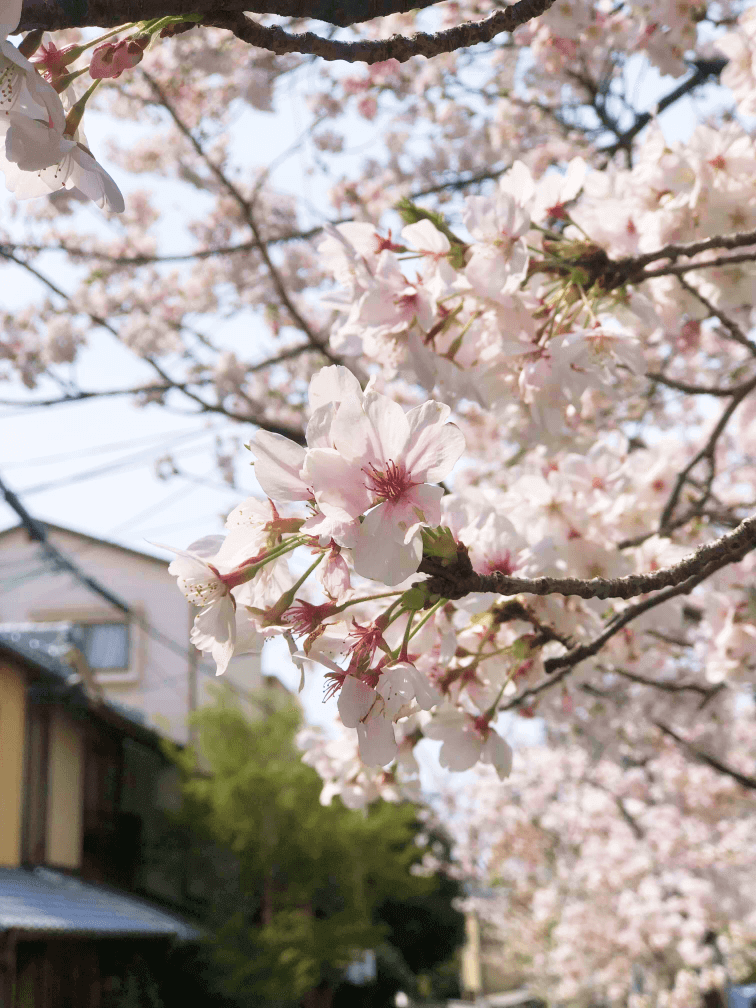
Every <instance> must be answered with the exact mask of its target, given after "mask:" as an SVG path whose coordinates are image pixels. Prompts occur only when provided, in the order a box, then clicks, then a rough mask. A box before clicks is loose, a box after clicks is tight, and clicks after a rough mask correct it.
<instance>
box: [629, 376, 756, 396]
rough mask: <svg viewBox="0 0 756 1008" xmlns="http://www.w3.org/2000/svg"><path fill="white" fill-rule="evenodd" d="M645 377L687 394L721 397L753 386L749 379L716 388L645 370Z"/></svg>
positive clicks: (735, 393) (738, 392)
mask: <svg viewBox="0 0 756 1008" xmlns="http://www.w3.org/2000/svg"><path fill="white" fill-rule="evenodd" d="M646 378H648V379H649V380H650V381H655V382H659V384H660V385H666V386H667V388H671V389H676V390H677V391H678V392H685V393H687V394H688V395H710V396H721V397H722V398H726V397H727V396H737V395H739V394H740V393H741V392H743V391H745V392H746V393H748V392H750V390H751V388H752V387H753V382H752V381H750V380H749V381H747V382H741V383H740V384H739V385H732V386H730V388H717V387H716V386H714V385H689V384H688V383H687V382H681V381H677V380H676V379H674V378H668V377H667V376H666V375H663V374H659V373H658V372H656V371H649V372H647V374H646Z"/></svg>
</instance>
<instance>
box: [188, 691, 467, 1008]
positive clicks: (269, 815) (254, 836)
mask: <svg viewBox="0 0 756 1008" xmlns="http://www.w3.org/2000/svg"><path fill="white" fill-rule="evenodd" d="M258 703H259V715H258V716H255V717H254V718H250V717H248V716H247V715H246V714H245V713H244V712H243V711H242V710H241V709H240V707H239V706H238V705H237V704H236V703H235V702H234V701H233V700H231V699H229V697H228V695H225V694H219V698H218V702H217V704H216V705H215V706H213V707H210V708H206V709H203V710H202V711H200V712H199V713H198V714H197V715H196V716H195V721H194V727H195V731H196V738H197V752H199V753H200V754H201V755H200V756H199V757H198V755H197V752H195V751H193V750H192V749H190V748H187V749H185V750H183V751H177V752H176V753H175V759H176V762H177V763H178V765H179V768H180V770H181V773H182V779H183V790H184V796H185V810H184V817H185V821H186V822H187V823H188V824H191V830H192V833H193V834H194V835H196V836H197V837H198V838H200V837H202V838H203V839H204V841H205V851H206V853H207V851H208V850H210V848H209V847H208V846H207V843H206V841H207V840H210V841H212V844H213V845H214V850H215V856H214V857H213V858H211V859H207V858H206V864H207V865H208V868H207V870H208V871H209V872H210V873H211V874H212V886H211V890H212V899H211V901H210V902H211V909H210V918H209V924H210V927H211V928H212V931H213V939H212V944H213V959H214V960H215V963H216V965H217V966H218V967H219V969H218V975H219V976H220V977H221V980H220V981H219V983H220V988H221V989H220V991H219V993H222V994H224V995H225V996H227V997H231V998H232V999H233V1000H234V1001H235V1002H236V1003H239V1004H243V1005H245V1006H246V1005H250V1006H253V1005H257V1004H260V1005H265V1006H272V1005H280V1006H285V1005H292V1004H297V1003H298V1002H299V1001H300V1000H301V999H302V998H305V997H306V996H308V992H310V995H309V996H311V992H313V991H315V990H319V991H321V992H325V998H324V999H323V1000H322V1003H324V1004H325V1003H328V1002H329V1000H330V991H331V990H333V989H334V988H335V987H336V986H338V984H339V983H340V981H341V979H342V977H343V972H344V968H345V967H346V966H347V964H348V963H349V962H350V961H351V960H352V959H353V958H354V954H355V951H356V950H361V949H369V948H370V949H378V950H379V962H393V967H392V969H391V970H389V973H390V974H391V976H389V977H385V976H384V983H383V984H382V985H381V986H382V987H387V988H391V993H392V994H393V991H394V990H396V989H397V988H398V987H400V986H402V987H404V989H407V988H408V984H407V982H406V981H407V980H408V979H409V983H410V984H411V982H412V979H413V975H414V974H415V973H417V972H418V971H427V970H429V969H431V968H432V967H434V966H435V965H436V964H438V963H440V962H442V961H443V960H445V959H448V958H449V956H450V955H451V954H452V953H453V951H454V949H455V947H456V946H458V945H459V944H460V943H461V940H462V934H463V927H462V917H461V915H460V914H458V913H457V912H456V911H454V910H453V909H452V908H451V900H452V899H453V897H454V896H455V895H456V894H457V889H456V884H455V883H453V882H451V881H450V880H448V879H446V878H444V877H442V876H431V877H425V876H422V875H418V874H414V873H413V871H412V868H413V866H414V865H417V864H419V862H420V861H421V860H422V858H423V855H424V853H425V851H426V850H427V849H428V844H433V845H434V850H435V851H436V852H438V850H439V841H438V838H437V837H431V836H429V835H428V834H427V832H426V831H425V830H423V827H422V823H421V822H420V821H419V820H418V809H417V808H416V807H415V806H413V805H412V804H410V803H404V804H402V805H390V804H379V805H377V806H375V807H373V808H371V809H370V810H369V811H368V812H367V813H364V812H362V811H351V810H349V809H347V808H345V807H344V806H343V805H342V804H341V803H340V802H339V801H338V800H335V801H334V802H333V804H332V805H330V806H323V805H321V804H320V800H319V796H320V791H321V788H322V782H321V781H320V778H319V777H318V776H317V774H316V773H315V771H313V770H312V769H311V768H310V767H307V766H305V765H304V764H303V763H302V762H301V757H300V754H299V753H298V752H297V750H296V748H295V745H294V736H295V734H296V731H297V729H298V728H299V724H300V715H299V711H298V710H297V708H296V706H295V705H294V703H293V702H292V701H291V700H290V699H289V698H288V697H285V696H282V695H281V694H280V692H277V691H271V690H265V691H264V692H262V693H261V694H260V696H259V699H258ZM199 846H201V843H200V844H199ZM219 849H220V850H221V851H226V852H228V853H227V855H226V856H225V857H224V856H219V855H218V851H219ZM229 855H230V856H229ZM210 861H212V862H213V863H212V864H210ZM379 972H380V971H379ZM402 978H404V980H405V983H402V982H401V980H402ZM386 981H387V983H386ZM313 1003H314V1002H313ZM365 1003H367V1002H365ZM371 1003H373V1002H372V1001H371ZM375 1003H379V1002H375ZM380 1003H384V1002H383V1001H381V1002H380Z"/></svg>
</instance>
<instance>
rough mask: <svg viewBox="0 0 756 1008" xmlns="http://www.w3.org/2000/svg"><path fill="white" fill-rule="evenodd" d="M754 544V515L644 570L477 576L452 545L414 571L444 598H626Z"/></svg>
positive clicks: (710, 568) (709, 568)
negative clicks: (605, 574) (450, 556)
mask: <svg viewBox="0 0 756 1008" xmlns="http://www.w3.org/2000/svg"><path fill="white" fill-rule="evenodd" d="M754 547H756V515H752V516H751V517H750V518H747V519H746V520H745V521H743V522H741V523H740V525H739V526H738V527H737V528H736V529H735V530H734V531H732V532H727V533H726V534H725V535H723V536H720V538H719V539H715V540H714V541H713V542H710V543H706V544H705V545H703V546H699V547H698V549H697V550H696V551H695V552H694V553H692V554H691V555H690V556H688V557H685V559H683V560H681V561H680V562H679V563H676V564H673V565H672V566H671V567H665V568H662V569H661V570H657V571H653V572H652V573H650V574H628V575H627V576H625V577H620V578H558V577H538V578H522V577H514V576H513V575H511V574H502V573H501V572H499V571H495V572H494V573H493V574H477V573H476V572H475V571H474V570H473V568H472V564H471V562H470V557H469V556H468V553H467V548H466V547H465V546H463V545H461V544H460V545H459V546H458V547H457V556H456V558H455V560H454V561H453V562H451V563H448V564H445V563H444V562H443V561H442V560H441V559H439V558H438V557H433V556H427V555H426V556H424V557H423V560H422V562H421V564H420V567H419V568H418V569H419V571H420V572H421V573H423V574H428V575H429V578H428V580H427V581H425V582H423V583H424V584H425V585H426V586H427V589H428V591H429V592H430V593H431V594H432V595H441V596H443V597H444V598H448V599H459V598H463V597H464V596H465V595H469V594H471V593H472V592H495V593H496V594H499V595H519V594H521V593H522V594H529V595H577V596H579V597H580V598H585V599H589V598H598V599H609V598H621V599H629V598H634V597H635V596H637V595H645V594H646V593H648V592H652V591H657V590H659V589H663V588H665V589H676V588H681V587H682V586H684V585H687V584H688V582H689V581H690V580H691V579H692V578H696V577H702V578H703V577H708V576H709V575H710V574H712V573H713V572H714V571H715V570H719V568H720V567H725V566H726V565H727V564H730V563H733V562H735V561H736V560H740V559H742V557H743V556H744V555H745V554H746V553H747V552H749V551H750V550H752V549H753V548H754ZM644 604H645V603H644ZM626 612H627V610H626ZM623 616H624V614H623ZM560 661H561V660H560Z"/></svg>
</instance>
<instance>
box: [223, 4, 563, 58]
mask: <svg viewBox="0 0 756 1008" xmlns="http://www.w3.org/2000/svg"><path fill="white" fill-rule="evenodd" d="M553 3H554V0H518V2H517V3H515V4H512V5H511V7H505V8H504V10H499V11H496V13H495V14H492V15H491V16H490V17H487V18H485V19H484V20H483V21H468V22H466V23H465V24H461V25H458V26H457V27H456V28H447V29H446V30H445V31H440V32H436V33H435V34H433V35H428V34H426V33H425V32H418V33H417V35H412V36H410V37H408V38H405V37H404V36H402V35H393V36H392V37H391V38H388V39H366V40H361V41H359V42H340V41H337V40H335V39H325V38H322V37H321V36H319V35H315V34H313V33H312V32H303V33H302V34H299V35H290V34H289V33H288V32H285V31H284V30H283V29H282V28H278V27H277V26H272V27H270V28H266V27H264V26H262V25H259V24H257V22H255V21H252V20H250V18H247V17H245V16H244V15H243V14H239V13H233V12H228V13H221V14H217V15H214V16H208V17H206V18H204V19H203V20H204V23H205V24H207V25H212V26H215V27H217V28H227V29H228V30H229V31H231V32H233V33H234V35H236V37H237V38H240V39H241V40H242V41H243V42H248V43H249V44H250V45H253V46H257V48H259V49H268V50H270V51H271V52H274V53H279V54H280V53H290V52H296V53H310V54H313V55H315V56H320V57H321V59H324V60H346V61H347V62H349V63H357V62H361V63H382V62H383V61H384V60H389V59H395V60H398V62H399V63H406V61H407V60H409V59H412V57H413V56H425V57H428V58H430V57H431V56H438V55H439V54H440V53H447V52H454V50H456V49H464V48H465V47H467V46H471V45H477V44H478V43H480V42H490V41H491V39H493V38H495V37H496V36H497V35H500V34H501V33H502V32H511V31H514V29H515V28H517V27H518V26H519V25H521V24H524V23H525V22H526V21H530V20H531V19H532V18H535V17H538V16H539V15H541V14H543V13H544V12H545V11H547V10H548V9H549V7H551V5H552V4H553Z"/></svg>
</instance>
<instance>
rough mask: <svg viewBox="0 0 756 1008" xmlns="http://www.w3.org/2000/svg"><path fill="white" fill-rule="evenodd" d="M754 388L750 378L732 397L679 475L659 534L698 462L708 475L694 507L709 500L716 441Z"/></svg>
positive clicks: (660, 525)
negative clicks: (707, 469) (704, 465)
mask: <svg viewBox="0 0 756 1008" xmlns="http://www.w3.org/2000/svg"><path fill="white" fill-rule="evenodd" d="M754 388H756V378H752V379H751V381H749V382H746V384H745V385H743V386H741V387H740V390H739V391H738V392H737V393H736V394H735V395H733V397H732V399H731V400H730V402H729V403H728V404H727V406H726V407H725V409H724V410H723V411H722V415H721V416H720V418H719V420H718V421H717V423H716V424H715V425H714V429H713V430H712V432H711V434H710V436H709V439H708V440H707V442H706V444H705V445H704V446H703V448H702V449H701V450H700V451H699V452H698V453H697V454H696V455H694V456H693V458H692V459H691V460H690V462H689V463H688V464H687V465H686V466H685V468H684V469H683V470H682V472H681V473H679V475H678V477H677V480H676V481H675V485H674V487H673V488H672V493H671V494H670V496H669V500H668V501H667V504H666V506H665V508H664V510H663V511H662V514H661V517H660V519H659V533H660V534H662V535H663V534H664V533H665V532H667V530H668V526H669V523H670V522H671V521H672V518H673V516H674V512H675V508H676V507H677V504H678V501H679V500H680V494H681V493H682V489H683V487H684V486H685V483H686V482H687V481H688V478H689V476H690V473H691V472H692V471H693V469H694V468H695V467H696V466H697V465H698V463H699V462H704V461H706V462H707V463H708V466H709V473H708V476H707V480H706V484H705V487H704V492H703V495H702V496H701V498H700V499H699V500H698V501H697V502H696V506H697V507H699V508H701V507H703V506H704V505H705V504H706V502H707V500H708V499H709V495H710V493H711V485H712V483H713V482H714V476H715V474H716V455H715V453H716V447H717V441H718V440H719V438H720V437H721V435H722V434H723V432H724V429H725V427H726V426H727V424H728V422H729V420H730V418H731V416H732V414H733V413H734V412H735V410H736V409H737V408H738V406H739V405H740V404H741V402H742V401H743V400H744V399H745V397H746V396H747V395H748V393H749V392H752V391H753V389H754Z"/></svg>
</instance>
